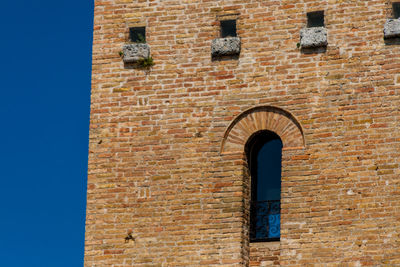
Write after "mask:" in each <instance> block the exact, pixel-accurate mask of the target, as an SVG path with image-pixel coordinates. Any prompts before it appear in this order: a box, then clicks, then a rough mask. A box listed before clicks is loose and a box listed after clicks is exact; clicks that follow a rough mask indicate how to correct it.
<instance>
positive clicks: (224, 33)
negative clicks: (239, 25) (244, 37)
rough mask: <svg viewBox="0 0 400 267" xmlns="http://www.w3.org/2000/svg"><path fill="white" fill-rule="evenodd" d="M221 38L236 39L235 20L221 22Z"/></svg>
mask: <svg viewBox="0 0 400 267" xmlns="http://www.w3.org/2000/svg"><path fill="white" fill-rule="evenodd" d="M220 23H221V37H222V38H225V37H236V36H237V35H236V20H221V21H220Z"/></svg>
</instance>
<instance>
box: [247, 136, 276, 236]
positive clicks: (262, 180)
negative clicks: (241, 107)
mask: <svg viewBox="0 0 400 267" xmlns="http://www.w3.org/2000/svg"><path fill="white" fill-rule="evenodd" d="M247 157H248V160H249V167H250V172H251V206H250V241H253V242H257V241H274V240H279V238H280V221H281V218H280V204H281V201H280V199H281V163H282V141H281V139H280V138H279V136H278V135H276V134H275V133H273V132H270V131H263V132H260V133H258V134H256V135H255V136H254V137H252V138H251V140H250V141H249V143H248V144H247Z"/></svg>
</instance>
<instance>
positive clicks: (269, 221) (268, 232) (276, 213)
mask: <svg viewBox="0 0 400 267" xmlns="http://www.w3.org/2000/svg"><path fill="white" fill-rule="evenodd" d="M250 214H251V218H250V224H251V226H250V241H272V240H279V238H280V236H281V202H280V200H266V201H256V202H253V203H252V205H251V211H250Z"/></svg>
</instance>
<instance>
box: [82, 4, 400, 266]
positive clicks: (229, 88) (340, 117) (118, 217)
mask: <svg viewBox="0 0 400 267" xmlns="http://www.w3.org/2000/svg"><path fill="white" fill-rule="evenodd" d="M318 10H324V14H325V26H326V29H327V32H328V46H327V48H326V51H325V52H319V51H314V52H313V51H307V52H304V51H301V50H300V49H299V48H298V47H297V44H298V43H299V41H300V30H301V29H302V28H304V27H306V24H307V21H306V20H307V18H306V13H307V12H312V11H318ZM229 16H233V17H235V19H237V34H238V37H240V39H241V51H240V55H239V56H238V58H237V59H232V58H228V59H221V60H212V58H211V42H212V40H213V39H215V38H218V37H219V33H220V30H219V22H218V21H219V20H220V19H221V18H229ZM391 16H392V15H391V2H390V1H386V0H370V1H349V0H325V1H324V0H322V1H311V0H300V1H299V0H290V1H289V0H281V1H277V0H272V1H261V0H240V1H239V0H221V1H211V0H138V1H131V0H129V1H127V0H102V1H99V0H95V15H94V35H93V68H92V72H93V73H92V96H91V121H90V141H89V166H88V192H87V218H86V240H85V263H84V265H85V266H86V267H89V266H90V267H92V266H115V267H121V266H163V267H164V266H270V265H282V266H385V265H386V266H396V265H400V176H399V174H400V170H399V164H400V160H399V159H400V133H399V130H398V129H399V126H400V111H399V107H400V96H399V90H400V72H399V70H400V63H399V62H400V47H399V46H398V45H386V44H385V42H384V37H383V28H384V24H385V22H386V20H387V19H388V18H391ZM135 25H145V26H146V35H147V36H146V41H147V43H148V44H149V46H150V47H151V55H152V57H153V59H154V63H155V65H154V66H153V67H151V68H149V69H138V68H133V67H129V66H125V65H124V63H123V60H122V59H121V57H120V55H119V52H120V51H121V47H123V45H124V44H125V43H127V42H128V36H129V33H128V29H129V27H132V26H135ZM260 107H271V109H269V110H263V111H259V110H258V109H260ZM253 109H254V110H253ZM248 110H252V112H250V113H246V111H248ZM276 110H282V111H284V112H282V113H279V114H278V115H276V116H275V115H274V111H276ZM258 111H259V112H258ZM243 112H245V113H243ZM285 112H286V113H285ZM258 113H259V115H257V114H258ZM243 114H245V115H243ZM262 114H264V115H262ZM268 114H269V115H268ZM285 114H286V115H285ZM287 114H290V115H291V116H292V117H290V116H289V117H288V115H287ZM247 115H248V116H255V118H254V119H246V116H247ZM268 116H272V117H274V119H275V120H276V124H274V123H271V121H270V120H268V119H266V120H264V119H260V117H261V118H269V117H268ZM288 118H290V119H288ZM236 122H237V123H236ZM240 122H248V124H249V127H253V129H260V128H259V127H257V126H256V125H257V123H264V124H265V125H269V126H268V127H272V128H273V129H276V131H278V129H279V127H278V126H279V125H282V126H283V125H286V126H287V127H292V126H293V125H294V126H293V128H291V129H292V130H291V131H290V133H291V134H287V135H285V136H283V137H282V136H281V138H282V140H291V142H294V143H300V144H302V146H300V147H297V148H295V149H284V150H283V153H282V192H281V198H282V200H281V208H282V210H281V240H280V241H279V242H267V243H265V242H264V243H250V242H249V240H248V224H249V219H248V218H249V207H248V206H249V205H248V202H249V192H250V189H249V185H250V177H249V170H248V168H247V163H246V157H245V154H244V153H243V152H244V151H243V148H242V151H239V150H240V147H237V146H234V148H235V149H234V151H232V152H235V153H221V147H222V144H223V143H224V142H225V143H226V144H232V143H233V142H231V140H228V139H229V137H230V136H231V137H234V136H235V135H236V136H237V134H239V139H240V138H241V139H240V140H241V141H240V142H242V143H241V144H243V143H244V142H245V140H244V138H245V137H244V136H246V135H244V134H243V133H246V134H251V131H250V130H249V131H248V132H246V130H245V129H244V130H242V132H236V134H235V129H236V128H235V127H236V126H235V125H239V123H240ZM295 122H297V123H298V125H296V123H295ZM274 125H275V126H274ZM230 126H232V130H234V131H233V132H232V133H234V134H233V135H230V133H231V132H230V131H229V129H230V128H229V127H230ZM295 126H296V127H295ZM265 127H267V126H265ZM274 127H275V128H274ZM249 129H250V128H249ZM300 130H301V131H300ZM299 132H300V133H301V134H299ZM299 140H300V141H299ZM130 230H132V236H133V239H134V240H131V239H127V240H126V239H125V238H126V237H127V235H128V233H129V231H130Z"/></svg>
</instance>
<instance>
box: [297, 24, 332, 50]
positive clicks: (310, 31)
mask: <svg viewBox="0 0 400 267" xmlns="http://www.w3.org/2000/svg"><path fill="white" fill-rule="evenodd" d="M327 45H328V34H327V31H326V28H325V27H311V28H303V29H301V30H300V47H301V48H314V47H323V46H327Z"/></svg>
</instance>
